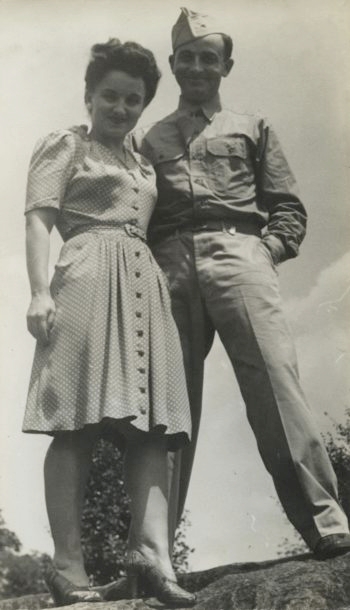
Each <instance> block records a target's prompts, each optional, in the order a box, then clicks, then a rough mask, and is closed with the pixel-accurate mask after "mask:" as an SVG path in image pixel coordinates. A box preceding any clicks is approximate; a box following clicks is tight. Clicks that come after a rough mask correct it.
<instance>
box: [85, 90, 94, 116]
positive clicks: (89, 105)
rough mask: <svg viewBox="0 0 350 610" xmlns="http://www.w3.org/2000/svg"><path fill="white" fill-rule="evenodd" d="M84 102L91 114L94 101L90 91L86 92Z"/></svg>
mask: <svg viewBox="0 0 350 610" xmlns="http://www.w3.org/2000/svg"><path fill="white" fill-rule="evenodd" d="M84 101H85V106H86V108H87V109H88V111H89V112H91V110H92V101H91V94H90V93H89V92H88V91H85V96H84Z"/></svg>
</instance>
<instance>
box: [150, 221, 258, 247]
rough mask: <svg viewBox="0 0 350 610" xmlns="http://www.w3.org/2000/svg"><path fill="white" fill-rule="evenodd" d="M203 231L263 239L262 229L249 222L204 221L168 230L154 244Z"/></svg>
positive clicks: (155, 239) (154, 240) (153, 240)
mask: <svg viewBox="0 0 350 610" xmlns="http://www.w3.org/2000/svg"><path fill="white" fill-rule="evenodd" d="M201 231H225V232H227V233H230V234H231V235H234V234H235V233H244V234H245V235H256V236H257V237H261V229H260V228H259V227H258V226H257V225H253V224H251V223H248V222H230V221H228V220H203V221H202V222H201V221H199V222H195V223H191V224H188V225H184V226H183V227H179V228H177V229H173V228H172V229H168V230H166V231H162V233H161V235H159V236H156V237H155V238H154V239H152V242H153V243H158V242H160V241H162V240H163V239H166V238H167V237H170V236H174V237H176V236H177V235H181V234H182V233H187V232H192V233H200V232H201Z"/></svg>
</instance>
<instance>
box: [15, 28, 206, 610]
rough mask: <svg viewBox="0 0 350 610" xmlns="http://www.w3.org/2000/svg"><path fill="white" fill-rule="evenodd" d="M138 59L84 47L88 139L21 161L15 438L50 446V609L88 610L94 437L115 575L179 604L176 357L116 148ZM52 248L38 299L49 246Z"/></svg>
mask: <svg viewBox="0 0 350 610" xmlns="http://www.w3.org/2000/svg"><path fill="white" fill-rule="evenodd" d="M159 77H160V74H159V71H158V68H157V65H156V63H155V60H154V57H153V55H152V53H151V52H150V51H148V50H146V49H144V48H143V47H141V46H140V45H138V44H136V43H131V42H128V43H125V44H121V43H120V42H119V41H118V40H111V41H109V42H108V43H106V44H98V45H95V46H94V47H93V48H92V57H91V60H90V63H89V65H88V67H87V71H86V75H85V82H86V93H85V102H86V106H87V109H88V111H89V114H90V117H91V130H90V132H88V130H87V128H85V127H78V128H73V129H69V130H60V131H57V132H55V133H52V134H50V135H49V136H47V137H45V138H43V139H42V140H41V141H40V142H39V143H38V145H37V146H36V149H35V151H34V154H33V157H32V161H31V165H30V171H29V179H28V188H27V202H26V236H27V267H28V274H29V280H30V285H31V291H32V301H31V304H30V307H29V311H28V315H27V321H28V329H29V331H30V332H31V333H32V335H33V336H34V337H35V338H36V339H37V348H36V352H35V358H34V364H33V370H32V376H31V381H30V388H29V395H28V402H27V409H26V413H25V418H24V426H23V430H24V431H25V432H41V433H48V434H50V435H52V436H53V441H52V444H51V446H50V447H49V450H48V453H47V456H46V460H45V468H44V473H45V493H46V504H47V511H48V516H49V522H50V527H51V531H52V536H53V540H54V548H55V552H54V560H53V569H52V570H51V571H50V572H49V574H48V576H47V583H48V586H49V588H50V591H51V593H52V595H53V597H54V599H55V602H56V603H57V604H61V605H67V604H70V603H74V602H77V601H85V602H86V601H92V602H96V601H101V599H102V598H101V595H100V594H99V593H97V592H96V591H92V590H91V589H89V587H88V576H87V574H86V572H85V569H84V561H83V554H82V548H81V540H80V522H81V513H82V507H83V500H84V491H85V487H86V482H87V477H88V473H89V466H90V461H91V453H92V449H93V445H94V442H95V440H96V438H97V437H98V436H101V435H104V434H108V435H109V436H110V435H114V436H115V438H116V439H117V440H118V442H119V443H120V444H122V445H123V447H124V448H125V477H126V484H127V489H128V492H129V495H130V500H131V515H132V520H131V527H130V532H129V554H128V561H127V572H128V578H129V583H130V593H131V594H132V595H133V596H136V595H137V594H138V592H139V584H140V582H141V581H142V586H143V587H145V588H146V589H147V590H148V592H149V593H151V594H153V595H155V596H157V597H158V598H159V600H161V601H163V602H165V603H169V604H170V603H171V604H173V605H176V604H180V605H182V606H184V605H192V604H193V603H194V601H195V598H194V596H193V595H191V594H189V593H187V592H186V591H184V590H183V589H181V588H180V587H179V586H178V585H177V584H176V581H175V576H174V571H173V568H172V565H171V561H170V557H169V548H168V503H167V495H168V489H167V451H168V450H172V451H174V450H176V449H177V448H179V447H180V446H182V445H183V444H184V443H185V442H187V441H188V439H189V435H190V414H189V406H188V401H187V395H186V390H185V388H186V384H185V379H184V372H183V363H182V354H181V348H180V345H179V340H178V336H177V331H176V327H175V324H174V322H173V319H172V317H171V309H170V299H169V296H168V292H167V287H166V284H165V280H164V277H163V275H162V272H161V271H160V269H159V267H158V266H157V264H156V263H155V261H154V259H153V258H152V255H151V253H150V250H149V249H148V247H147V245H146V243H145V232H146V229H147V225H148V221H149V218H150V216H151V213H152V210H153V207H154V205H155V199H156V188H155V176H154V173H153V170H152V168H151V166H150V165H149V164H148V162H146V160H145V159H143V158H142V157H141V156H139V155H137V154H133V153H132V152H131V151H130V150H128V149H127V148H126V147H125V146H124V140H125V137H126V135H127V134H128V132H129V131H130V130H131V129H132V128H133V127H134V126H135V125H136V123H137V120H138V119H139V117H140V116H141V114H142V111H143V109H144V108H145V106H146V105H147V104H148V103H149V102H150V101H151V99H152V98H153V96H154V94H155V91H156V88H157V84H158V80H159ZM54 225H55V226H56V228H57V229H58V231H59V232H60V234H61V236H62V238H63V240H64V242H65V243H64V245H63V248H62V251H61V253H60V257H59V260H58V263H57V265H56V270H55V274H54V277H53V280H52V282H51V286H50V287H49V282H48V254H49V236H50V232H51V229H52V227H53V226H54Z"/></svg>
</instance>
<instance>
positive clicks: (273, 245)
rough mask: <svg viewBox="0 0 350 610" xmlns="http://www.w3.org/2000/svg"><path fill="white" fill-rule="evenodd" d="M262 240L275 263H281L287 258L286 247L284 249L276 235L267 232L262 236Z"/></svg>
mask: <svg viewBox="0 0 350 610" xmlns="http://www.w3.org/2000/svg"><path fill="white" fill-rule="evenodd" d="M262 241H263V242H264V244H265V246H266V247H267V248H268V249H269V251H270V253H271V256H272V260H273V262H274V263H275V265H278V264H279V263H282V262H283V261H285V260H286V259H287V258H288V256H287V252H286V249H285V247H284V245H283V243H282V241H281V240H280V239H279V237H277V236H276V235H273V234H272V233H267V234H266V235H265V236H264V237H263V239H262Z"/></svg>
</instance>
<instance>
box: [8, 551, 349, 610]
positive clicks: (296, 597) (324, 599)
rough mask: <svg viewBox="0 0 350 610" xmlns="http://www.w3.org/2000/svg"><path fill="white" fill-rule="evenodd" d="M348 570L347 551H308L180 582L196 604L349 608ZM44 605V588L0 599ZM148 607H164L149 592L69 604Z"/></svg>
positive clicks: (224, 609)
mask: <svg viewBox="0 0 350 610" xmlns="http://www.w3.org/2000/svg"><path fill="white" fill-rule="evenodd" d="M349 575H350V553H349V554H347V555H344V556H343V557H338V558H336V559H330V560H327V561H322V562H321V561H316V560H315V559H313V558H312V556H311V555H299V556H296V557H291V558H287V559H279V560H276V561H267V562H263V563H244V564H232V565H226V566H220V567H218V568H213V569H211V570H205V571H203V572H193V573H191V574H183V575H180V576H179V583H180V584H181V585H182V586H183V587H185V588H186V589H188V590H189V591H196V593H197V598H198V599H197V603H196V605H195V606H194V609H195V610H350V578H349ZM47 608H52V602H51V599H50V596H49V595H48V594H42V595H31V596H26V597H22V598H17V599H11V600H3V601H0V610H39V609H41V610H43V609H47ZM151 608H153V609H157V608H158V609H163V610H165V609H166V607H165V606H164V605H163V604H161V603H160V602H158V601H157V600H156V599H154V598H149V599H144V600H142V599H137V600H128V599H124V600H119V601H108V602H107V601H106V602H103V603H98V604H93V603H85V604H75V605H74V609H76V610H150V609H151ZM64 609H65V610H68V609H72V606H64V607H62V610H64ZM166 610H168V609H166ZM183 610H184V609H183Z"/></svg>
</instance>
